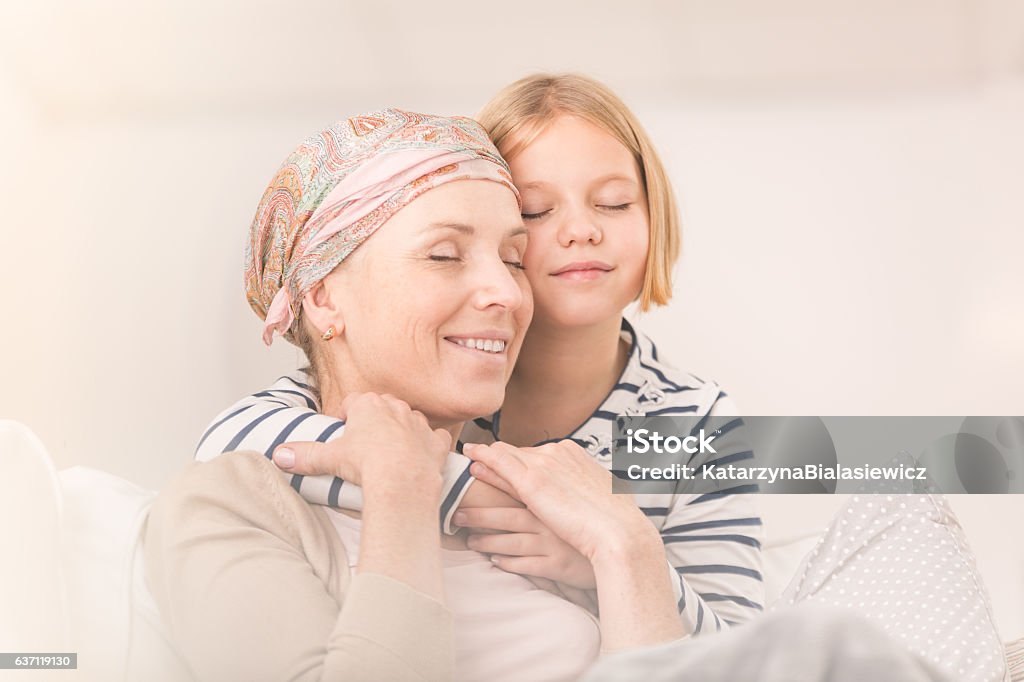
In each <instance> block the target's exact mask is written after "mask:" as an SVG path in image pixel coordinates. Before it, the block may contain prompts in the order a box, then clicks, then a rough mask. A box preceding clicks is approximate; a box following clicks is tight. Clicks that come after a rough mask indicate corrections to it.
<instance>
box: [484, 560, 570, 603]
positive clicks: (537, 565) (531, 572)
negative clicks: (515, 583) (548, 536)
mask: <svg viewBox="0 0 1024 682" xmlns="http://www.w3.org/2000/svg"><path fill="white" fill-rule="evenodd" d="M491 563H493V564H494V565H495V566H497V567H498V568H500V569H501V570H503V571H507V572H508V573H518V574H519V575H523V576H527V577H530V578H541V579H543V580H550V579H551V578H549V577H548V576H547V575H546V574H547V573H548V570H547V566H546V563H545V561H544V557H539V556H492V557H491ZM537 586H538V587H540V588H541V589H546V588H545V587H543V585H542V584H538V585H537ZM556 589H557V586H556ZM556 594H557V593H556Z"/></svg>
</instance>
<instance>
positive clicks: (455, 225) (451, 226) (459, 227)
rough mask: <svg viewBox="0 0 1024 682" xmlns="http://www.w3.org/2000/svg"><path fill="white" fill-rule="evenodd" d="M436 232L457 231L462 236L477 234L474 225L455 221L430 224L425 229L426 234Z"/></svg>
mask: <svg viewBox="0 0 1024 682" xmlns="http://www.w3.org/2000/svg"><path fill="white" fill-rule="evenodd" d="M435 230H455V231H456V232H460V233H462V234H473V233H474V232H476V230H475V229H473V226H472V225H466V224H465V223H459V222H454V221H448V220H442V221H439V222H434V223H430V224H428V225H427V226H426V227H425V228H423V231H424V232H433V231H435Z"/></svg>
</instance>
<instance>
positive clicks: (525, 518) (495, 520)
mask: <svg viewBox="0 0 1024 682" xmlns="http://www.w3.org/2000/svg"><path fill="white" fill-rule="evenodd" d="M455 523H456V524H457V525H459V526H461V527H463V528H481V529H488V530H498V531H504V532H506V533H539V532H541V531H544V530H546V528H545V527H544V526H542V525H541V523H540V522H539V521H538V520H537V517H536V516H534V515H533V514H532V513H531V512H530V511H529V510H528V509H520V508H516V507H471V508H468V509H460V510H458V511H457V512H455Z"/></svg>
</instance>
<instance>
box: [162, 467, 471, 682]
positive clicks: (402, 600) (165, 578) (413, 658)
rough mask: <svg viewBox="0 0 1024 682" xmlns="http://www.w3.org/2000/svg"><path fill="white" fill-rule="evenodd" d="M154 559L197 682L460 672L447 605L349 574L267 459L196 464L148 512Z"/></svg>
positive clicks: (176, 639)
mask: <svg viewBox="0 0 1024 682" xmlns="http://www.w3.org/2000/svg"><path fill="white" fill-rule="evenodd" d="M254 492H255V493H257V494H253V493H254ZM145 563H146V578H147V582H148V584H149V588H150V590H151V591H152V593H153V597H154V600H155V601H156V603H157V605H158V607H159V609H160V612H161V616H162V618H163V620H164V624H165V625H166V626H167V628H168V631H169V634H170V636H171V639H172V641H173V643H174V644H175V646H176V647H177V648H178V650H179V652H180V653H181V654H182V656H183V657H184V659H185V660H186V661H187V663H188V664H189V666H190V668H191V669H192V672H193V673H194V675H195V676H196V677H197V678H198V679H200V680H217V681H220V680H275V681H276V680H360V681H361V680H380V679H387V680H410V681H417V682H419V681H423V680H447V679H450V678H451V677H452V674H453V647H452V618H451V614H450V612H448V610H447V609H446V608H445V607H444V605H443V604H441V603H440V602H437V601H435V600H434V599H432V598H430V597H427V596H426V595H424V594H422V593H420V592H418V591H416V590H414V589H412V588H411V587H409V586H408V585H405V584H404V583H401V582H399V581H396V580H394V579H392V578H389V577H386V576H382V575H377V574H372V573H366V574H358V575H355V576H352V577H350V575H349V568H348V562H347V560H346V557H345V552H344V548H343V547H342V545H341V542H340V540H339V539H338V538H337V536H336V534H335V532H334V529H333V527H332V526H331V522H330V520H329V519H328V518H327V517H326V515H325V513H324V512H323V510H321V509H314V508H313V507H311V506H310V505H309V504H308V503H306V502H305V501H303V500H302V499H301V498H300V497H299V496H298V495H297V494H296V493H295V492H294V491H293V490H292V489H291V488H290V487H289V486H288V484H287V483H286V482H285V480H284V479H283V478H282V477H281V476H280V474H279V473H278V472H277V470H276V467H274V465H273V464H272V463H270V462H269V461H268V460H266V458H264V457H263V455H262V454H261V453H256V452H251V453H238V454H235V455H233V456H231V457H220V458H217V459H216V460H214V461H212V462H208V463H203V464H199V463H193V464H191V465H190V467H189V469H188V470H187V471H186V472H185V473H184V474H183V475H182V476H180V477H179V478H178V479H177V480H175V481H174V482H173V483H172V484H171V485H170V486H169V487H168V488H167V489H166V490H164V491H163V492H162V493H161V494H160V496H159V497H158V498H157V500H156V502H155V503H154V505H153V507H152V509H151V512H150V516H149V519H148V522H147V528H146V536H145Z"/></svg>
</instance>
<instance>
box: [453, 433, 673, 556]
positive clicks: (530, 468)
mask: <svg viewBox="0 0 1024 682" xmlns="http://www.w3.org/2000/svg"><path fill="white" fill-rule="evenodd" d="M463 452H464V453H465V455H466V456H467V457H469V458H470V459H472V460H474V464H473V466H472V467H471V469H470V471H471V473H472V474H473V475H474V476H477V477H478V478H480V479H481V480H483V481H485V482H488V483H491V484H492V485H496V486H498V487H501V486H502V485H505V486H507V491H508V492H509V493H510V494H511V495H514V496H515V497H517V498H518V499H520V500H522V501H523V503H525V504H526V506H527V508H528V509H529V510H530V511H531V512H533V515H534V516H535V517H536V518H537V519H539V520H540V522H541V523H542V524H543V525H544V526H546V527H547V528H548V529H549V530H550V531H551V532H553V533H554V534H555V535H557V536H558V537H559V538H561V539H562V540H563V541H564V542H565V543H567V544H568V545H570V546H571V547H572V548H573V549H575V550H576V551H577V552H578V553H579V554H582V555H583V557H585V558H586V559H587V560H588V561H589V562H590V563H591V564H593V562H594V559H595V557H597V556H598V555H599V553H601V552H602V551H605V550H606V549H608V548H613V547H623V546H627V545H630V544H631V542H632V540H633V539H634V538H639V537H643V538H648V536H652V535H653V537H654V538H655V539H657V531H655V530H654V528H653V526H651V524H650V522H648V521H647V519H646V517H645V516H644V515H643V513H642V512H641V511H640V510H639V509H637V507H636V505H635V504H634V502H633V499H632V496H630V495H616V494H613V493H612V475H611V473H610V472H608V471H607V470H606V469H605V468H604V467H602V466H601V465H600V464H598V463H597V462H595V461H594V459H593V458H592V457H591V456H590V455H589V454H588V453H587V452H586V451H585V450H584V449H583V448H581V447H580V446H579V445H577V444H576V443H574V442H572V441H571V440H563V441H560V442H558V443H550V444H547V445H541V446H539V447H535V448H517V447H514V446H512V445H508V444H507V443H494V444H493V445H466V447H465V449H464V450H463ZM481 465H482V466H481ZM499 479H500V482H499ZM658 543H659V544H660V540H659V541H658Z"/></svg>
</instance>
